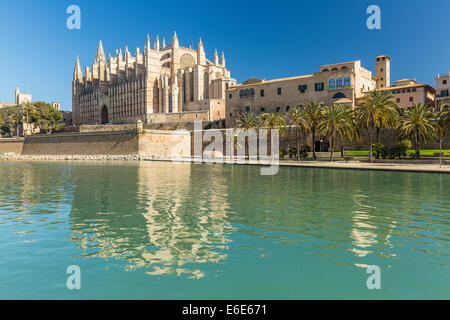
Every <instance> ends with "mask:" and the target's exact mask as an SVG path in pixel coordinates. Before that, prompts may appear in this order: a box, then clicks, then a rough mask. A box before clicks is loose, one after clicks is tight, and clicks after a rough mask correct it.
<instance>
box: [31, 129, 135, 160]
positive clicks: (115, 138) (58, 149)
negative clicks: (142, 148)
mask: <svg viewBox="0 0 450 320" xmlns="http://www.w3.org/2000/svg"><path fill="white" fill-rule="evenodd" d="M138 150H139V141H138V136H137V134H136V133H127V132H104V133H102V132H96V133H72V134H55V135H35V136H29V137H27V138H26V139H25V142H24V146H23V151H22V154H23V155H95V154H98V155H126V154H137V153H138Z"/></svg>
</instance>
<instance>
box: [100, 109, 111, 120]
mask: <svg viewBox="0 0 450 320" xmlns="http://www.w3.org/2000/svg"><path fill="white" fill-rule="evenodd" d="M100 117H101V123H102V124H105V123H108V122H109V116H108V108H107V107H106V106H103V107H102V111H101V113H100Z"/></svg>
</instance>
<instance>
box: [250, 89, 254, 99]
mask: <svg viewBox="0 0 450 320" xmlns="http://www.w3.org/2000/svg"><path fill="white" fill-rule="evenodd" d="M250 96H252V97H254V96H255V89H253V88H251V89H250Z"/></svg>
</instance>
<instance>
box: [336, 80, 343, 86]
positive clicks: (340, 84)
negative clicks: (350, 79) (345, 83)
mask: <svg viewBox="0 0 450 320" xmlns="http://www.w3.org/2000/svg"><path fill="white" fill-rule="evenodd" d="M336 86H338V87H342V78H339V79H337V80H336Z"/></svg>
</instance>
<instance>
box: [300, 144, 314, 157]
mask: <svg viewBox="0 0 450 320" xmlns="http://www.w3.org/2000/svg"><path fill="white" fill-rule="evenodd" d="M309 152H311V147H310V146H309V145H307V144H304V145H302V146H301V147H300V151H299V153H300V158H302V159H304V158H306V157H308V153H309Z"/></svg>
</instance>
